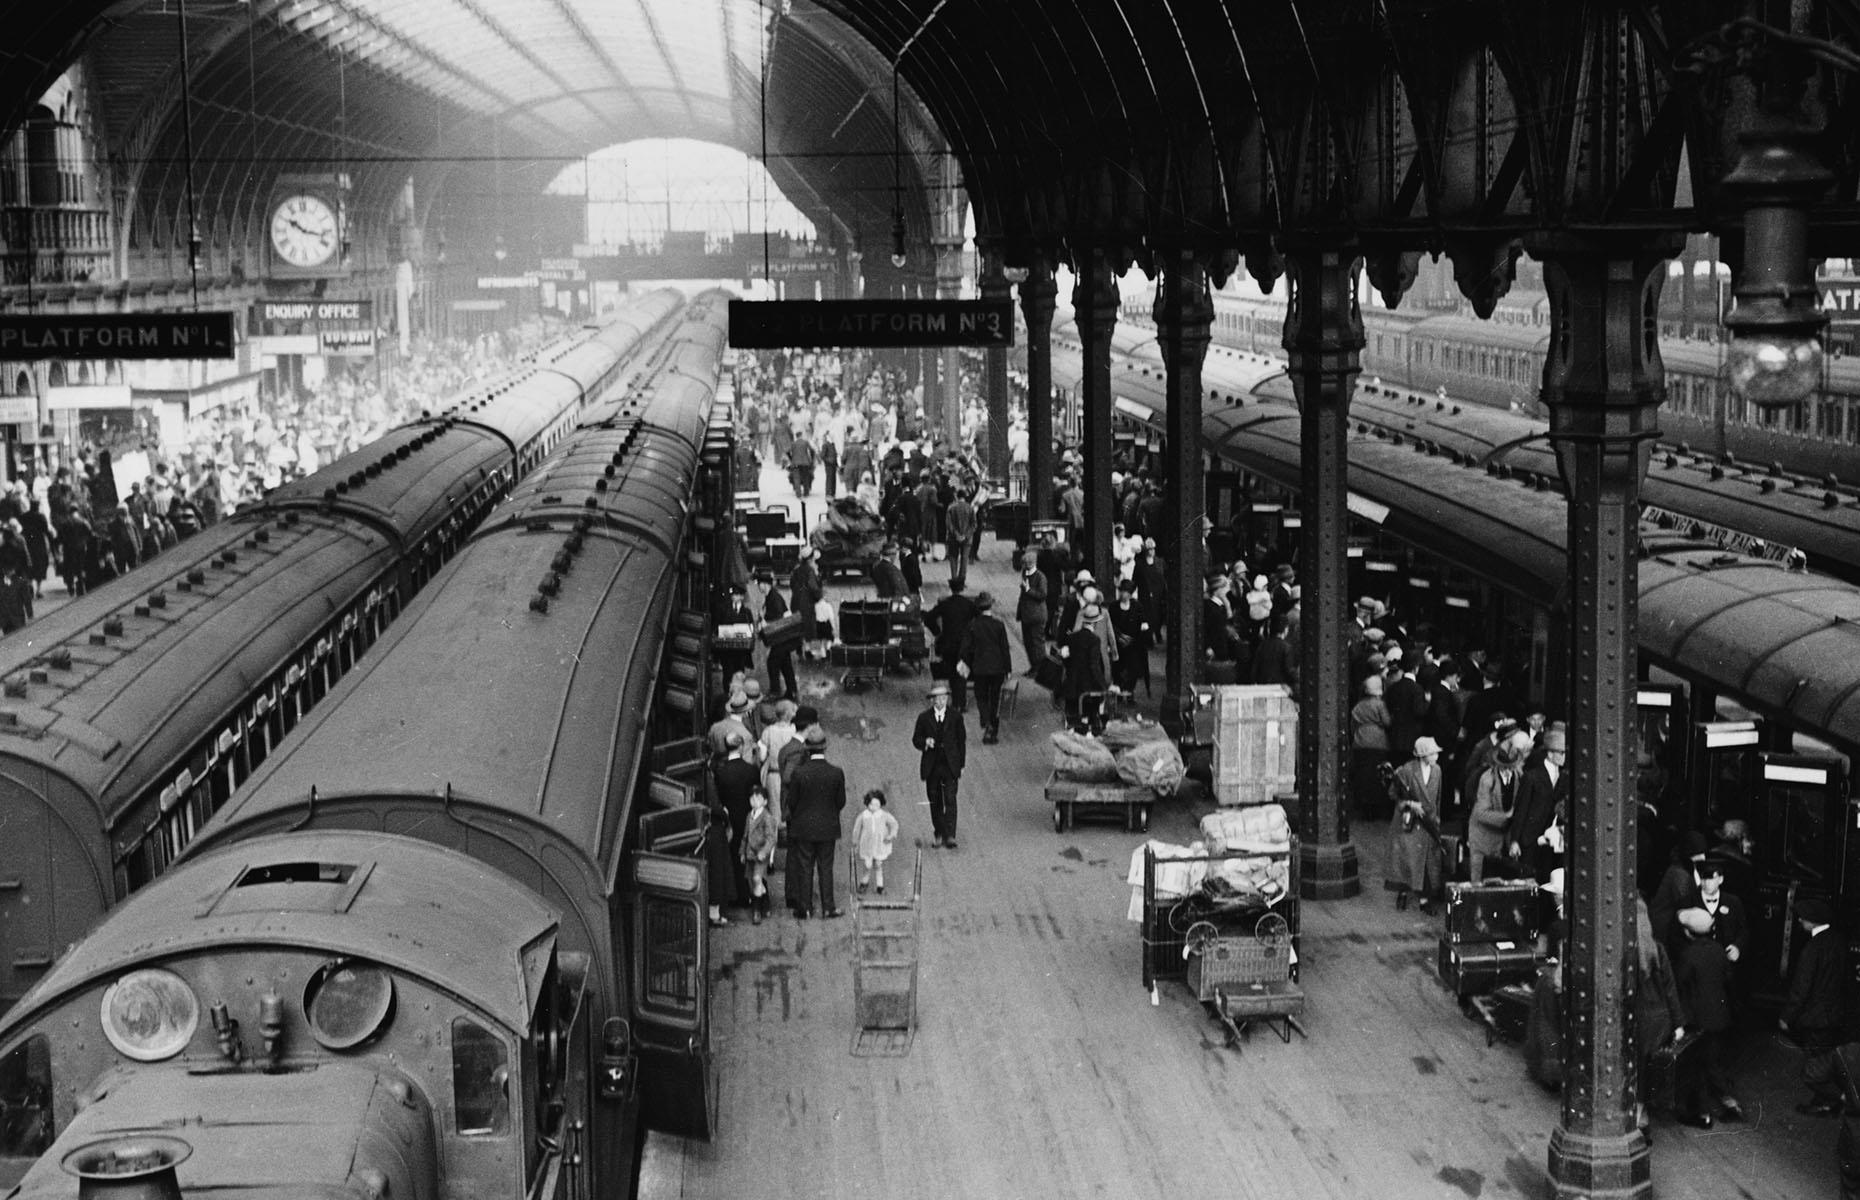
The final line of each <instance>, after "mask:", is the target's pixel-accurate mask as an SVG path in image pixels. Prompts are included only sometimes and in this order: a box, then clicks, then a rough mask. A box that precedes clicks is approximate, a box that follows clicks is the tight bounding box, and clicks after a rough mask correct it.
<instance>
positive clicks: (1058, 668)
mask: <svg viewBox="0 0 1860 1200" xmlns="http://www.w3.org/2000/svg"><path fill="white" fill-rule="evenodd" d="M1033 681H1034V682H1035V683H1037V684H1039V685H1040V686H1041V687H1043V688H1045V689H1046V690H1047V691H1049V692H1056V691H1058V690H1059V689H1060V688H1061V687H1063V686H1064V685H1065V682H1066V665H1065V664H1064V663H1062V662H1060V661H1059V660H1058V659H1057V658H1054V657H1053V656H1052V655H1050V654H1048V655H1047V656H1046V657H1045V658H1043V659H1041V660H1040V665H1039V666H1037V667H1035V668H1034V669H1033Z"/></svg>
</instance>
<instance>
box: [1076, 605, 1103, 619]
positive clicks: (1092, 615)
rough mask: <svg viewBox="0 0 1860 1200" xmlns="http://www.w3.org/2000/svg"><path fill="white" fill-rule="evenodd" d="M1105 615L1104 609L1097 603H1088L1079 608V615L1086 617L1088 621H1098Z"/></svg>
mask: <svg viewBox="0 0 1860 1200" xmlns="http://www.w3.org/2000/svg"><path fill="white" fill-rule="evenodd" d="M1103 615H1104V609H1102V608H1100V607H1099V606H1098V605H1096V604H1087V605H1085V606H1084V607H1083V608H1081V609H1080V610H1079V616H1081V617H1083V618H1085V619H1086V620H1087V621H1096V620H1097V619H1098V618H1099V617H1102V616H1103Z"/></svg>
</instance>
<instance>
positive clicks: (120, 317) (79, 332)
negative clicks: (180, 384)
mask: <svg viewBox="0 0 1860 1200" xmlns="http://www.w3.org/2000/svg"><path fill="white" fill-rule="evenodd" d="M233 353H234V342H233V314H232V313H230V312H195V313H84V314H75V313H74V314H68V315H62V316H5V317H0V360H5V361H8V362H26V361H29V360H36V359H47V358H56V359H63V360H66V361H72V360H78V359H91V360H95V359H110V358H131V359H150V358H231V357H233Z"/></svg>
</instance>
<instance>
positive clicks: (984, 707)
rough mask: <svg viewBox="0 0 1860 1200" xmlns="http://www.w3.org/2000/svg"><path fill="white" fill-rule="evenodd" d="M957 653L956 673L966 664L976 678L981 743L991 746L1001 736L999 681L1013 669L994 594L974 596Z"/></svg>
mask: <svg viewBox="0 0 1860 1200" xmlns="http://www.w3.org/2000/svg"><path fill="white" fill-rule="evenodd" d="M1034 578H1036V579H1037V578H1039V576H1037V575H1035V576H1034ZM956 653H957V657H958V658H959V659H960V661H961V667H959V668H958V674H960V671H961V670H962V669H963V668H967V670H968V672H969V678H971V679H973V680H974V681H975V703H976V706H977V707H978V708H979V709H980V710H981V721H982V744H983V745H985V746H992V745H994V744H995V743H997V742H999V741H1000V740H1001V683H1002V681H1003V680H1005V679H1006V678H1007V674H1008V672H1009V671H1010V670H1012V669H1013V661H1012V660H1011V659H1010V658H1009V657H1008V636H1007V626H1005V625H1003V624H1002V623H1001V619H1000V618H999V617H997V616H995V598H994V597H993V596H991V595H990V594H988V593H987V592H983V593H982V594H981V595H979V596H977V597H976V598H975V619H974V620H972V621H970V622H969V626H968V628H967V629H965V630H964V631H963V634H962V641H961V643H960V644H959V645H958V647H957V650H956Z"/></svg>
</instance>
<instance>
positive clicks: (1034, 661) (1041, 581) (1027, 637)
mask: <svg viewBox="0 0 1860 1200" xmlns="http://www.w3.org/2000/svg"><path fill="white" fill-rule="evenodd" d="M1050 615H1051V614H1049V613H1048V612H1047V611H1046V575H1045V574H1044V573H1043V572H1041V570H1040V564H1039V560H1038V557H1037V556H1036V555H1035V554H1034V552H1033V551H1032V550H1027V551H1025V552H1023V554H1022V556H1021V571H1020V599H1019V600H1017V601H1015V604H1014V619H1015V620H1016V621H1018V622H1020V640H1021V645H1022V646H1023V647H1024V648H1025V649H1026V651H1027V674H1029V675H1031V674H1033V672H1034V668H1035V667H1038V666H1039V665H1040V660H1041V659H1043V658H1045V657H1046V621H1047V618H1048V617H1049V616H1050Z"/></svg>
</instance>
